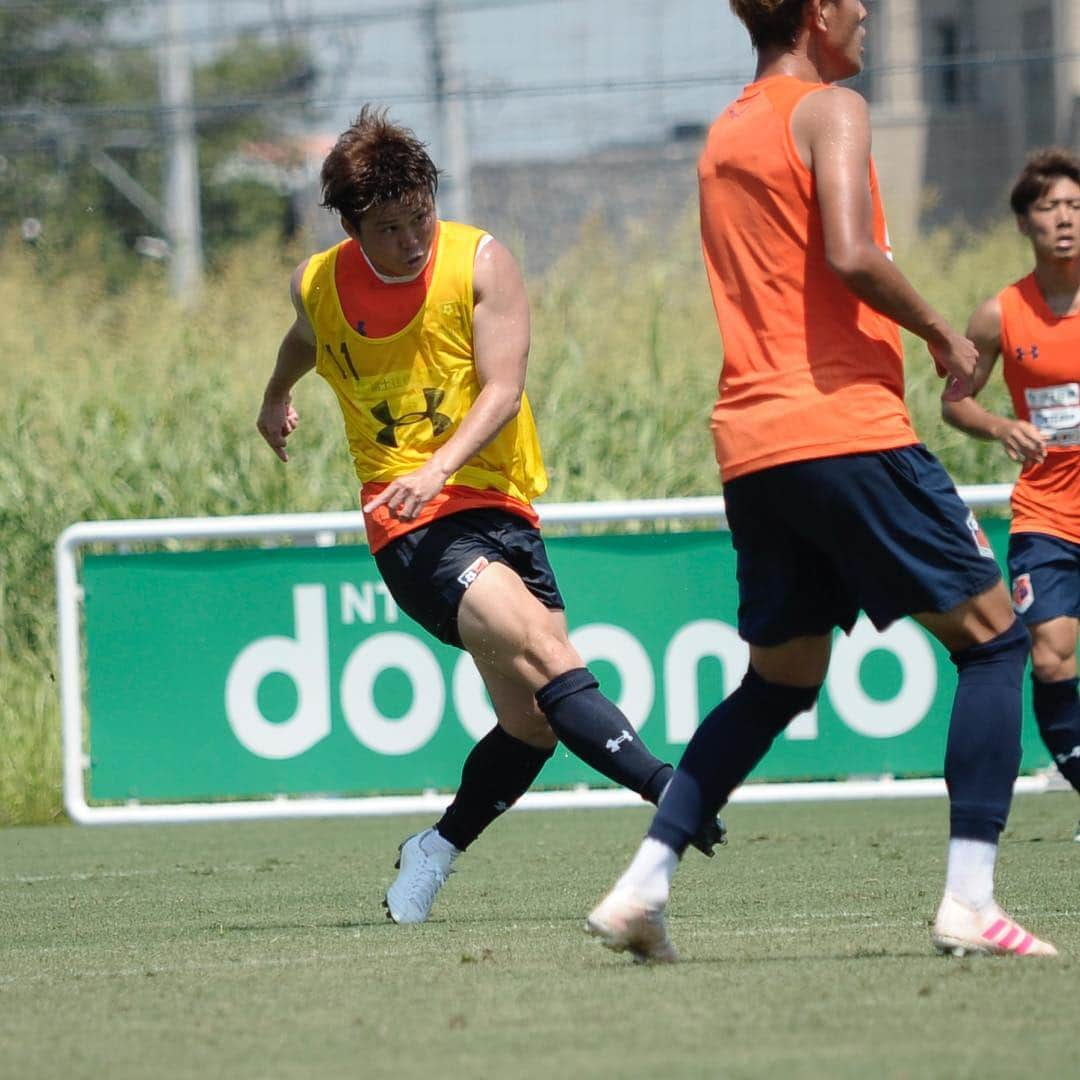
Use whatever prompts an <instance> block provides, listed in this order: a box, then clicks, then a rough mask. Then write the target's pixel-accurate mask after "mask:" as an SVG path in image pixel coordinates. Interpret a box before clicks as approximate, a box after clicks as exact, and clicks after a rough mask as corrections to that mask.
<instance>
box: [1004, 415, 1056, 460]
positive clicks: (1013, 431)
mask: <svg viewBox="0 0 1080 1080" xmlns="http://www.w3.org/2000/svg"><path fill="white" fill-rule="evenodd" d="M998 442H999V443H1001V445H1002V446H1004V447H1005V453H1006V454H1008V455H1009V457H1011V458H1012V459H1013V461H1019V462H1020V463H1021V464H1023V465H1027V464H1030V463H1032V462H1034V463H1040V462H1043V461H1045V460H1046V440H1045V439H1044V438H1043V437H1042V435H1041V434H1040V432H1039V429H1038V428H1037V427H1036V426H1035V425H1034V424H1029V423H1028V422H1027V421H1026V420H1009V421H1006V423H1005V425H1004V426H1003V427H1002V429H1001V432H1000V433H999V434H998Z"/></svg>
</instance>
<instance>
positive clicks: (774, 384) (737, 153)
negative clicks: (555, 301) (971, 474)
mask: <svg viewBox="0 0 1080 1080" xmlns="http://www.w3.org/2000/svg"><path fill="white" fill-rule="evenodd" d="M817 92H821V93H829V92H830V90H829V88H828V87H827V86H826V85H825V84H822V83H807V82H802V81H801V80H799V79H796V78H793V77H792V76H788V75H777V76H771V77H769V78H767V79H762V80H760V81H758V82H756V83H751V84H750V85H749V86H747V87H746V88H745V89H744V90H743V92H742V95H741V96H740V97H739V98H738V100H737V101H735V102H733V103H732V104H731V105H729V106H728V107H727V108H726V109H725V110H724V112H723V113H722V114H721V115H720V116H719V117H718V118H717V120H716V122H715V123H714V124H713V126H712V128H711V129H710V131H709V137H708V141H707V142H706V145H705V150H704V152H703V153H702V156H701V160H700V161H699V163H698V181H699V185H700V194H701V235H702V245H703V248H704V255H705V266H706V270H707V272H708V276H709V286H710V288H711V290H712V297H713V304H714V306H715V309H716V317H717V321H718V322H719V325H720V334H721V337H722V338H723V343H724V362H723V368H722V370H721V372H720V386H719V399H718V401H717V403H716V406H715V407H714V409H713V413H712V431H713V438H714V440H715V443H716V459H717V461H718V462H719V464H720V472H721V477H722V479H724V480H725V481H726V480H733V479H734V478H735V477H737V476H742V475H744V474H746V473H751V472H755V471H757V470H759V469H766V468H769V467H771V466H774V465H782V464H784V463H785V462H791V461H803V460H807V459H811V458H823V457H835V456H837V455H839V454H851V453H859V452H865V451H873V450H887V449H893V448H895V447H899V446H910V445H911V444H913V443H915V442H917V441H918V440H917V438H916V436H915V433H914V430H913V429H912V426H911V421H910V419H909V417H908V414H907V409H906V408H905V406H904V372H903V351H902V349H901V345H900V334H899V330H898V329H897V326H896V324H895V323H894V322H893V321H892V320H891V319H888V318H886V317H885V316H884V315H879V314H878V313H877V312H876V311H874V310H873V309H872V308H870V307H869V306H868V305H866V304H864V303H862V301H860V300H859V299H858V298H857V297H856V296H855V295H854V293H852V292H850V291H849V290H848V289H847V288H846V287H845V286H844V284H843V283H842V282H841V281H840V279H839V278H838V277H837V276H836V275H835V274H834V273H833V271H832V270H831V269H830V268H829V266H828V264H827V263H826V261H825V242H824V234H823V230H822V224H821V213H820V210H819V209H818V204H817V198H816V196H815V192H814V177H813V174H812V173H811V171H810V170H809V169H808V168H807V167H806V166H805V165H804V164H803V162H802V160H801V158H800V157H799V153H798V150H797V149H796V147H795V142H794V139H793V137H792V134H791V115H792V113H793V111H794V110H795V106H796V105H798V103H799V102H800V101H802V99H803V98H804V97H806V96H807V94H812V93H817ZM869 179H870V188H871V194H872V197H873V208H874V240H875V242H876V243H877V245H878V246H879V247H880V248H881V249H882V250H883V251H884V252H885V253H886V254H889V253H890V249H889V239H888V231H887V229H886V226H885V216H884V213H883V211H882V206H881V198H880V194H879V192H878V184H877V175H876V173H875V171H874V166H873V163H872V162H871V165H870V178H869Z"/></svg>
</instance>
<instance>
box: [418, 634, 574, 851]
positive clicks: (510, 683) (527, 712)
mask: <svg viewBox="0 0 1080 1080" xmlns="http://www.w3.org/2000/svg"><path fill="white" fill-rule="evenodd" d="M552 615H553V617H561V613H555V612H553V613H552ZM477 667H478V669H479V671H480V675H481V677H482V678H483V680H484V685H485V687H486V688H487V691H488V696H489V697H490V698H491V704H492V706H493V708H494V710H495V716H496V718H497V721H498V722H497V723H496V724H495V726H494V727H493V728H492V729H491V730H490V731H489V732H488V733H487V734H486V735H485V736H484V737H483V738H482V739H480V740H479V742H477V744H476V745H475V746H474V747H473V749H472V750H471V751H470V753H469V756H468V757H467V758H466V759H465V764H464V766H463V767H462V770H461V783H460V784H459V786H458V790H457V794H456V795H455V797H454V801H453V802H452V803H451V804H450V805H449V806H448V807H447V808H446V812H445V813H444V814H443V816H442V818H440V820H439V821H438V822H437V823H436V826H435V828H436V829H437V831H438V832H439V834H440V835H441V836H443V837H445V839H446V840H447V841H448V842H449V843H450V844H452V845H453V847H454V848H455V849H456V851H464V850H465V849H466V848H467V847H468V846H469V844H471V843H472V842H473V841H474V840H475V839H476V838H477V837H478V836H479V835H480V834H481V833H482V832H483V831H484V829H486V828H487V827H488V826H489V825H490V824H491V823H492V822H493V821H494V820H495V819H496V818H497V817H499V816H500V815H502V814H503V813H505V812H506V811H507V810H509V809H510V807H511V806H513V805H514V803H516V802H517V801H518V799H520V798H521V796H522V795H524V794H525V792H526V791H528V790H529V788H530V787H531V786H532V784H533V781H535V780H536V778H537V776H539V775H540V771H541V769H543V767H544V765H545V764H546V763H547V761H548V760H549V759H550V757H551V755H552V754H553V753H554V751H555V743H556V740H555V735H554V733H553V732H552V730H551V727H550V726H549V725H548V722H547V720H546V719H545V718H544V715H543V714H542V713H541V712H540V710H539V708H538V707H537V705H536V699H535V697H534V696H533V694H532V693H531V692H530V691H529V689H528V688H527V687H524V686H522V684H521V683H519V682H518V681H516V680H514V679H508V678H506V677H505V676H504V675H502V674H501V672H499V671H497V670H495V669H494V668H492V667H490V666H488V665H485V664H478V665H477Z"/></svg>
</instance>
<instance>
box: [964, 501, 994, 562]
mask: <svg viewBox="0 0 1080 1080" xmlns="http://www.w3.org/2000/svg"><path fill="white" fill-rule="evenodd" d="M967 527H968V529H969V531H970V532H971V538H972V539H973V540H974V541H975V546H976V547H977V548H978V549H979V554H980V555H981V556H982V557H983V558H984V559H992V558H993V557H994V549H993V548H992V547H991V546H990V541H989V540H987V539H986V533H984V532H983V530H982V526H981V525H980V524H979V521H978V519H977V518H976V517H975V511H974V510H969V511H968V516H967Z"/></svg>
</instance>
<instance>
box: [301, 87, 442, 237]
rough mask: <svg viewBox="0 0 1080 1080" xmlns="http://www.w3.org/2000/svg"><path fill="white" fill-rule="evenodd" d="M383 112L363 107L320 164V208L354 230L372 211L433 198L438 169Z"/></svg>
mask: <svg viewBox="0 0 1080 1080" xmlns="http://www.w3.org/2000/svg"><path fill="white" fill-rule="evenodd" d="M386 113H387V110H386V109H385V108H382V109H379V108H375V107H374V106H372V105H365V106H364V107H363V108H362V109H361V110H360V115H359V116H358V117H357V118H356V119H355V120H354V121H353V123H352V125H351V126H350V127H349V128H348V129H347V130H346V131H344V132H343V133H342V134H341V137H340V138H339V139H338V141H337V143H335V145H334V148H333V150H331V151H330V153H329V154H327V155H326V160H325V161H324V162H323V165H322V173H321V176H320V180H321V183H322V194H323V200H322V204H321V205H323V206H325V207H326V208H327V209H328V210H336V211H337V212H338V213H339V214H341V215H342V217H344V218H345V219H346V220H347V221H348V222H350V224H352V225H353V226H354V227H355V228H359V226H360V218H361V216H362V215H363V214H365V213H367V211H368V210H370V209H371V208H372V207H374V206H379V205H380V204H382V203H386V202H397V201H401V202H404V203H406V204H412V203H417V204H419V203H421V202H423V201H424V200H425V199H426V198H429V197H430V198H432V199H434V198H435V192H436V191H438V189H439V170H438V169H437V168H436V167H435V163H434V162H433V161H432V160H431V158H430V157H429V156H428V153H427V150H426V149H425V146H424V143H422V142H421V141H420V140H419V139H418V138H417V137H416V136H415V135H414V134H413V133H412V132H411V131H410V130H409V129H408V128H405V127H400V126H399V125H397V124H393V123H391V122H390V121H389V120H388V119H387V116H386Z"/></svg>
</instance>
